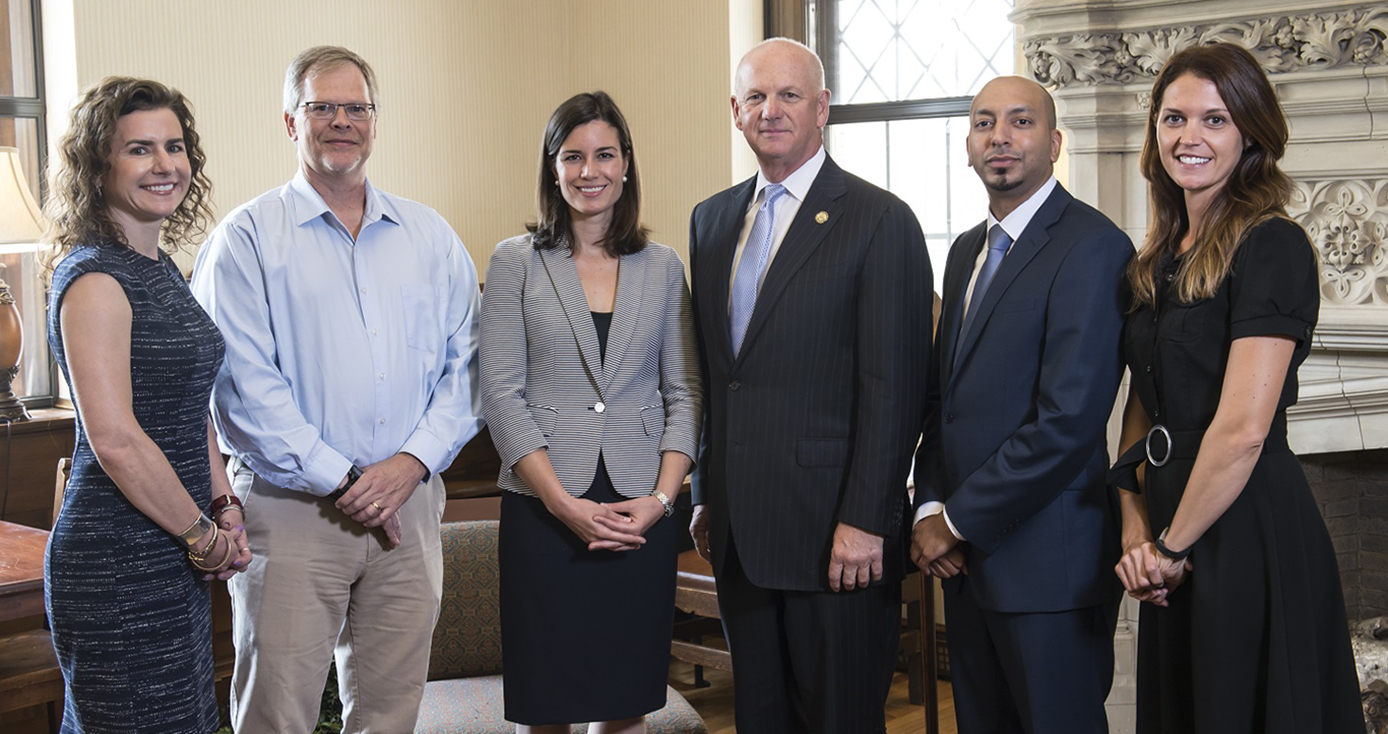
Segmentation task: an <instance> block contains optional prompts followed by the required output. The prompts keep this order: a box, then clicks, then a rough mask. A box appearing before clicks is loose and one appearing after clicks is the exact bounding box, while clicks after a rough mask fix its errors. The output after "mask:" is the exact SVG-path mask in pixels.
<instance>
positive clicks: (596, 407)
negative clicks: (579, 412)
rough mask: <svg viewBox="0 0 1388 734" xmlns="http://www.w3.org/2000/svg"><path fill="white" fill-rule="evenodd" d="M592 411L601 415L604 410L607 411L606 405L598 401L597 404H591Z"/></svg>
mask: <svg viewBox="0 0 1388 734" xmlns="http://www.w3.org/2000/svg"><path fill="white" fill-rule="evenodd" d="M593 410H594V411H596V412H598V413H601V412H603V411H604V410H607V404H606V403H604V402H602V401H601V400H599V401H598V402H596V403H594V404H593Z"/></svg>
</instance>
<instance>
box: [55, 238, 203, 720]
mask: <svg viewBox="0 0 1388 734" xmlns="http://www.w3.org/2000/svg"><path fill="white" fill-rule="evenodd" d="M93 272H100V273H106V274H108V275H110V276H111V277H113V278H115V279H116V282H118V283H119V284H120V286H121V288H122V289H123V290H124V291H125V297H126V298H127V299H129V301H130V308H131V312H132V313H131V325H130V331H131V333H130V382H131V390H132V397H133V407H134V412H135V417H136V419H138V420H139V422H140V426H141V427H142V428H143V429H144V431H145V433H146V434H147V435H148V436H149V437H150V438H151V439H152V440H153V441H154V442H155V443H156V444H158V446H159V447H160V448H161V449H162V450H163V451H164V455H165V456H166V457H168V460H169V463H170V464H171V465H172V466H173V469H174V471H175V472H176V473H177V474H178V478H179V480H180V481H182V483H183V486H184V487H187V489H188V492H189V494H190V495H192V497H193V499H194V501H196V502H197V504H198V506H200V507H201V508H203V511H204V512H206V511H207V510H208V505H209V504H210V502H211V491H212V490H211V479H210V475H209V470H210V469H209V465H208V460H207V424H206V421H207V414H208V396H209V393H210V391H211V389H212V378H213V376H214V375H215V374H216V373H217V370H218V368H219V367H220V366H221V363H222V354H223V351H224V346H223V342H222V337H221V334H220V333H219V332H218V331H217V328H216V327H215V326H214V325H213V324H212V320H211V319H209V318H208V317H207V314H206V313H205V312H203V310H202V308H201V307H200V306H199V305H198V304H197V302H196V301H194V300H193V296H192V293H190V292H189V290H188V286H187V284H186V283H185V282H184V280H183V276H182V275H181V274H180V273H179V272H178V268H177V267H176V266H175V265H174V264H173V261H171V260H170V259H169V258H168V256H166V255H162V254H161V255H160V258H159V259H158V260H151V259H149V258H147V257H145V256H144V255H141V254H140V253H138V252H135V251H134V250H131V249H129V248H127V247H123V246H115V245H88V246H82V247H78V248H76V249H74V250H73V251H72V252H71V253H69V254H68V255H67V257H65V258H64V259H63V261H62V262H61V263H59V265H58V267H57V269H56V270H55V272H54V273H53V285H52V289H51V291H50V293H49V308H48V343H49V346H50V347H51V348H52V349H53V354H54V355H55V356H56V357H57V359H58V364H59V366H60V367H61V368H62V370H63V374H64V375H65V376H68V377H69V380H70V379H71V378H70V375H69V373H68V364H67V355H66V354H65V353H64V351H63V338H62V333H61V326H60V323H59V319H58V313H59V307H60V305H61V304H62V300H63V296H64V295H65V294H66V292H67V289H68V286H70V285H71V284H72V282H73V281H74V280H76V279H77V278H78V277H80V276H82V275H85V274H87V273H93ZM76 423H77V445H76V449H75V451H74V453H73V457H72V475H71V479H70V480H69V482H68V485H67V493H66V496H65V497H64V499H63V507H62V511H61V512H60V513H59V515H58V518H57V521H56V523H55V524H54V526H53V534H52V536H51V537H50V539H49V542H48V552H47V556H46V562H45V564H44V581H45V595H46V601H47V607H48V619H49V621H50V623H51V625H52V629H53V646H54V647H55V648H56V649H57V653H58V663H59V666H60V667H61V668H62V671H63V679H64V681H65V682H66V686H67V703H66V708H65V710H64V711H63V727H62V731H63V732H64V733H65V734H76V733H77V732H89V733H97V732H117V731H119V732H123V733H134V732H151V733H153V732H159V733H160V734H178V733H180V732H190V733H196V734H207V732H211V731H213V730H214V729H216V728H217V724H218V717H217V700H216V696H215V694H214V691H213V682H212V630H211V627H212V625H211V611H210V596H209V591H208V584H207V583H206V582H204V581H202V579H201V575H200V574H197V573H196V572H195V571H194V570H193V568H192V567H191V566H190V565H189V563H188V559H187V556H186V554H185V548H184V546H183V544H182V542H181V541H180V540H179V539H178V538H176V537H174V536H172V535H170V534H169V533H167V532H165V531H164V530H163V529H161V528H160V527H159V526H158V525H156V524H154V522H153V521H151V520H150V519H149V518H148V517H146V516H145V515H144V514H143V513H141V512H140V511H139V510H137V509H135V507H134V506H133V505H132V504H131V503H130V502H129V501H128V500H127V499H126V498H125V495H124V494H122V493H121V491H120V490H119V489H118V488H117V487H116V485H115V483H114V482H113V481H112V480H111V478H110V477H109V476H107V475H106V472H104V471H103V470H102V468H101V465H100V464H99V463H97V460H96V455H95V454H94V453H93V452H92V446H91V443H90V442H89V441H88V440H87V432H86V427H85V426H84V425H83V422H82V414H81V411H80V410H79V411H78V413H77V421H76Z"/></svg>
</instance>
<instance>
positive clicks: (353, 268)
mask: <svg viewBox="0 0 1388 734" xmlns="http://www.w3.org/2000/svg"><path fill="white" fill-rule="evenodd" d="M192 287H193V293H194V294H195V295H196V296H197V299H198V301H199V302H201V303H202V305H203V308H205V309H207V311H208V313H210V314H211V315H212V318H213V320H214V321H215V322H216V323H217V326H218V328H220V329H221V331H222V335H223V337H224V338H225V339H226V346H227V351H226V362H225V363H224V364H223V365H222V370H221V372H220V373H219V374H218V375H217V379H216V381H215V383H214V385H213V392H212V399H213V418H214V422H215V423H216V428H217V435H218V438H219V442H220V443H221V446H222V450H223V451H225V452H227V453H230V454H232V455H233V456H236V457H237V458H239V459H241V460H242V461H244V462H246V464H248V465H249V466H250V467H251V469H252V470H254V471H255V473H256V474H258V475H260V476H261V477H262V478H264V479H266V480H268V481H270V482H272V483H274V484H276V485H278V486H281V487H285V488H288V489H295V490H300V491H304V492H308V493H310V494H314V495H320V496H322V495H327V494H329V493H331V492H332V491H333V489H334V488H335V487H337V485H338V484H339V483H340V482H341V481H342V479H343V477H345V476H346V474H347V471H348V469H349V468H350V467H351V466H352V465H353V464H356V465H358V466H366V465H368V464H373V463H376V462H378V461H382V460H384V459H387V458H390V457H391V456H393V455H395V454H396V453H399V452H405V453H408V454H410V455H412V456H414V457H415V458H417V459H419V460H420V462H421V463H423V464H424V466H425V467H426V468H427V469H428V470H429V471H431V472H439V471H442V470H443V469H445V468H447V467H448V465H449V464H450V463H452V461H453V458H454V456H455V455H456V454H457V453H458V450H459V449H460V448H462V446H463V445H464V444H466V443H467V441H468V440H469V439H471V438H472V437H473V436H474V435H476V433H477V432H478V431H479V430H480V429H481V427H482V421H481V418H480V416H481V410H480V405H479V400H478V395H477V331H478V323H477V313H478V309H479V299H478V286H477V271H476V269H475V267H474V266H473V263H472V259H471V258H470V257H468V254H467V251H466V250H464V249H463V246H462V243H461V242H460V241H459V240H458V236H457V235H456V234H454V232H453V230H452V228H450V227H449V226H448V223H447V222H446V221H444V219H443V217H441V216H439V215H438V213H437V212H435V211H434V210H433V209H430V208H429V207H426V206H424V205H422V204H418V203H415V202H413V201H409V200H407V199H402V198H399V197H396V196H391V195H390V194H387V193H384V192H382V191H379V190H377V189H376V188H374V187H372V186H371V184H370V182H369V181H368V182H367V184H366V208H365V214H364V216H363V218H362V226H361V230H360V232H359V233H358V235H357V237H356V239H355V240H353V238H352V235H351V233H350V231H349V230H348V228H347V227H346V226H344V225H343V223H342V221H341V220H339V219H338V218H337V216H336V215H334V214H333V212H332V210H331V209H329V208H328V205H327V204H326V203H325V202H324V201H323V198H322V197H321V196H319V194H318V192H317V191H315V190H314V189H313V187H312V186H311V185H310V184H309V182H308V181H307V179H305V178H304V175H303V173H302V172H300V173H299V174H298V175H296V176H295V177H294V179H293V180H292V181H290V182H289V183H288V184H286V185H285V186H283V187H281V188H278V189H275V190H273V191H270V192H267V193H265V194H263V195H261V196H260V197H258V198H256V199H254V200H252V201H251V202H249V203H247V204H245V205H243V206H241V207H240V208H238V209H236V210H234V211H233V212H231V214H229V215H227V217H226V218H225V219H224V220H223V221H222V223H221V224H219V225H218V226H217V228H216V230H214V231H213V232H212V234H211V236H209V237H208V239H207V242H206V243H205V244H204V245H203V247H202V250H201V251H200V252H199V253H198V259H197V264H196V266H195V267H194V270H193V282H192Z"/></svg>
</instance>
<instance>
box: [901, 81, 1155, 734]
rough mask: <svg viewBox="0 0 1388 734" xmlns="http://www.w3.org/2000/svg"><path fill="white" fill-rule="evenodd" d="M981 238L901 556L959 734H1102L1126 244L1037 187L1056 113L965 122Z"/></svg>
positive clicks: (963, 268)
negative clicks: (934, 639) (940, 664)
mask: <svg viewBox="0 0 1388 734" xmlns="http://www.w3.org/2000/svg"><path fill="white" fill-rule="evenodd" d="M969 122H970V128H969V135H968V149H969V165H970V166H972V167H973V169H974V170H975V171H976V172H977V173H978V176H979V178H981V179H982V180H983V183H984V185H985V186H986V187H987V189H988V209H989V211H988V218H987V220H986V221H985V222H984V223H982V224H980V225H978V226H977V227H974V228H973V229H971V230H969V231H968V232H966V233H964V234H963V235H960V237H959V239H957V240H956V241H955V242H954V245H953V246H952V247H951V248H950V252H949V258H948V262H947V264H946V266H945V282H944V288H945V292H944V306H943V309H942V310H941V313H940V325H939V331H938V341H937V346H936V350H935V364H936V369H935V370H932V372H931V378H932V380H931V383H930V391H929V392H930V394H929V397H928V414H927V419H926V424H925V428H924V431H923V433H924V440H923V441H922V444H921V448H920V451H919V453H918V454H917V456H916V474H915V477H916V487H917V494H916V503H917V507H918V509H917V512H916V520H917V522H916V525H915V529H914V531H913V534H912V543H911V556H912V559H913V560H914V561H915V562H916V564H917V565H919V566H920V567H921V568H922V569H923V570H926V571H928V572H930V573H932V574H933V575H935V576H938V577H940V578H942V579H945V581H944V582H943V586H944V600H945V618H946V622H947V624H948V625H949V653H950V672H951V674H952V682H953V686H954V710H955V716H956V718H957V719H958V722H959V731H960V732H961V734H998V733H1004V732H1006V733H1010V732H1019V733H1020V732H1026V733H1027V734H1047V733H1049V732H1057V733H1059V732H1063V733H1064V734H1084V733H1086V732H1106V731H1107V730H1108V724H1107V719H1106V717H1105V713H1104V700H1105V698H1107V696H1108V691H1109V687H1110V686H1111V684H1112V682H1113V629H1114V623H1115V620H1116V612H1117V604H1118V601H1119V593H1118V588H1117V586H1116V585H1115V584H1114V574H1113V570H1112V569H1113V565H1114V563H1115V562H1117V559H1118V550H1119V549H1118V542H1117V510H1116V505H1115V502H1116V500H1115V499H1114V498H1113V497H1112V496H1111V494H1110V492H1109V490H1108V488H1107V486H1106V484H1105V474H1106V470H1107V467H1108V452H1107V450H1106V447H1105V440H1104V438H1105V425H1106V423H1107V421H1108V418H1109V415H1110V413H1111V412H1112V408H1113V402H1114V396H1115V393H1116V392H1117V388H1118V380H1119V377H1120V375H1121V372H1122V366H1121V364H1120V359H1119V358H1120V350H1121V346H1120V339H1121V332H1122V325H1123V311H1124V308H1123V303H1122V301H1121V297H1120V283H1121V280H1122V277H1123V271H1124V268H1125V266H1126V264H1127V262H1128V259H1129V258H1130V257H1131V255H1132V253H1133V247H1132V242H1131V241H1130V240H1129V239H1128V237H1127V236H1126V235H1124V234H1123V233H1122V232H1121V231H1120V230H1119V229H1118V228H1117V227H1116V226H1114V224H1113V223H1112V222H1110V221H1109V220H1108V219H1107V218H1105V217H1104V216H1103V215H1102V214H1100V213H1099V212H1098V211H1096V210H1094V209H1093V208H1092V207H1089V206H1087V205H1085V204H1083V203H1081V202H1080V201H1077V200H1076V199H1074V198H1073V197H1072V196H1070V194H1069V193H1068V192H1066V191H1065V189H1064V188H1063V187H1061V186H1060V185H1059V183H1057V182H1056V180H1055V177H1054V176H1053V175H1052V169H1053V166H1054V164H1055V161H1056V159H1057V158H1058V157H1059V155H1060V132H1059V131H1058V130H1056V118H1055V103H1054V102H1053V101H1052V99H1051V97H1050V95H1049V94H1047V92H1046V90H1044V89H1042V88H1041V87H1040V86H1039V85H1037V84H1036V83H1035V82H1032V81H1030V80H1027V79H1023V78H1020V77H1001V78H998V79H994V80H993V81H991V82H989V83H988V84H987V85H986V86H984V88H983V89H982V91H980V92H979V93H978V96H976V97H975V98H974V100H973V106H972V108H971V109H970V111H969Z"/></svg>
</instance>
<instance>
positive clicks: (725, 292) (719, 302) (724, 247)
mask: <svg viewBox="0 0 1388 734" xmlns="http://www.w3.org/2000/svg"><path fill="white" fill-rule="evenodd" d="M756 186H757V177H756V176H753V177H752V178H750V179H747V180H746V181H743V182H742V183H741V184H738V185H737V186H735V187H733V188H732V189H731V190H730V192H729V195H730V198H731V202H729V204H728V205H727V206H723V207H713V208H712V210H713V212H714V213H715V216H714V217H713V218H712V222H711V223H710V225H709V227H708V229H707V231H708V232H709V234H710V235H711V237H712V240H711V241H710V242H709V243H708V248H709V255H708V256H706V257H705V258H704V260H705V262H706V263H707V265H706V266H705V267H707V268H708V269H707V270H706V271H705V272H706V273H707V274H708V277H707V278H706V279H705V282H704V283H703V284H701V285H700V290H702V291H704V292H705V293H708V294H709V298H708V300H707V301H704V302H703V307H704V308H706V309H709V310H710V311H711V313H710V314H709V315H708V318H706V319H705V321H704V323H706V324H716V325H718V328H716V329H714V331H716V332H717V333H716V334H705V335H704V339H705V341H706V343H708V344H710V345H716V346H717V347H718V349H719V350H720V351H722V353H723V356H724V357H725V358H727V360H728V362H729V363H731V362H732V360H733V343H732V336H731V335H730V334H729V333H728V298H729V297H730V292H729V290H730V288H731V287H732V277H733V257H734V256H735V255H736V254H737V241H738V240H739V239H740V238H741V237H742V223H743V221H744V220H745V219H746V217H747V207H749V206H751V204H752V191H753V189H755V188H756ZM743 342H744V344H745V343H746V339H745V338H744V340H743Z"/></svg>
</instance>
